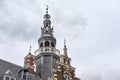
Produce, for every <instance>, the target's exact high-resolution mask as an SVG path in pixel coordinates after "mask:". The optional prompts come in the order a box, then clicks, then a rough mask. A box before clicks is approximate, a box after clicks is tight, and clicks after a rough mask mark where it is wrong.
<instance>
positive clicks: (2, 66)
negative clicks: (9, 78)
mask: <svg viewBox="0 0 120 80" xmlns="http://www.w3.org/2000/svg"><path fill="white" fill-rule="evenodd" d="M21 69H22V67H21V66H19V65H16V64H13V63H10V62H7V61H4V60H2V59H0V76H1V75H4V74H5V73H6V72H8V71H11V72H12V74H13V75H14V76H17V74H16V72H19V71H20V70H21Z"/></svg>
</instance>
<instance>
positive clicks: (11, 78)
mask: <svg viewBox="0 0 120 80" xmlns="http://www.w3.org/2000/svg"><path fill="white" fill-rule="evenodd" d="M4 80H16V78H14V77H11V76H8V75H5V76H4Z"/></svg>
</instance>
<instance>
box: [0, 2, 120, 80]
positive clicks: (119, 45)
mask: <svg viewBox="0 0 120 80" xmlns="http://www.w3.org/2000/svg"><path fill="white" fill-rule="evenodd" d="M46 4H47V5H49V14H50V15H51V17H52V19H51V21H52V26H53V27H54V36H55V37H56V39H57V49H59V50H60V51H61V54H62V53H63V41H64V38H66V40H67V48H68V54H69V57H71V58H72V65H73V66H74V67H75V68H76V76H77V77H80V78H81V79H82V80H120V63H119V61H120V0H44V1H43V0H0V58H1V59H4V60H7V61H10V62H12V63H15V64H18V65H21V66H23V60H24V57H25V55H27V54H28V52H29V46H30V45H32V53H33V54H34V51H35V50H36V49H38V43H37V40H38V38H39V37H40V34H41V32H40V29H41V26H43V23H42V22H43V15H44V14H45V8H46Z"/></svg>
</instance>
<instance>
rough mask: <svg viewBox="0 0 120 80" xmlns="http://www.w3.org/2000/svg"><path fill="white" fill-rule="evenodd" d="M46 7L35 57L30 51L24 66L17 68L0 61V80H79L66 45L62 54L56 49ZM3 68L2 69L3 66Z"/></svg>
mask: <svg viewBox="0 0 120 80" xmlns="http://www.w3.org/2000/svg"><path fill="white" fill-rule="evenodd" d="M50 19H51V16H50V15H49V14H48V7H47V8H46V14H45V15H44V21H43V27H42V28H41V36H40V38H39V39H38V49H37V50H36V51H35V55H33V54H31V51H29V53H28V54H27V55H26V56H25V58H24V66H23V67H21V66H18V65H15V64H12V63H9V62H7V61H4V60H1V59H0V80H80V78H77V77H76V76H75V68H74V67H72V65H71V58H69V57H68V53H67V48H66V43H64V49H63V50H64V53H63V54H61V53H60V51H59V50H58V49H56V38H55V37H54V34H53V30H54V28H53V27H51V20H50ZM2 65H3V66H4V67H3V66H2Z"/></svg>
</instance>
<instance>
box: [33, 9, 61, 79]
mask: <svg viewBox="0 0 120 80" xmlns="http://www.w3.org/2000/svg"><path fill="white" fill-rule="evenodd" d="M50 19H51V17H50V15H49V14H48V7H47V8H46V14H45V15H44V21H43V27H42V28H41V36H40V38H39V39H38V46H39V48H38V49H37V50H36V51H35V64H36V73H37V74H38V75H39V77H40V78H41V80H48V79H49V78H53V69H56V68H57V64H56V62H57V61H59V58H60V57H59V55H60V52H59V50H57V49H56V38H55V37H54V35H53V27H51V20H50Z"/></svg>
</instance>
